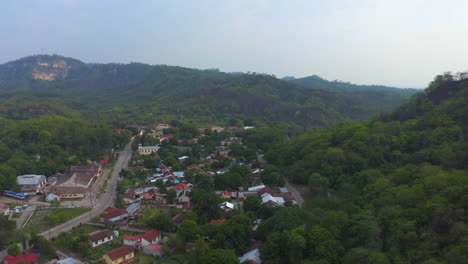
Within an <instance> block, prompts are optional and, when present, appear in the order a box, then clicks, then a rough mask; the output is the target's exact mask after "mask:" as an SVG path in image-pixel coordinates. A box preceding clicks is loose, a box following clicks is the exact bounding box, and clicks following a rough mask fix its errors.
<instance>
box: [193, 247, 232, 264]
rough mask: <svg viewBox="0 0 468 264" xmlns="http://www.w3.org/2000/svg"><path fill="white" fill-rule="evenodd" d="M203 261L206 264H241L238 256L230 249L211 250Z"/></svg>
mask: <svg viewBox="0 0 468 264" xmlns="http://www.w3.org/2000/svg"><path fill="white" fill-rule="evenodd" d="M202 260H203V261H202V263H204V264H239V259H238V258H237V256H236V254H234V251H232V250H229V249H210V250H209V251H208V254H206V255H205V256H203V257H202Z"/></svg>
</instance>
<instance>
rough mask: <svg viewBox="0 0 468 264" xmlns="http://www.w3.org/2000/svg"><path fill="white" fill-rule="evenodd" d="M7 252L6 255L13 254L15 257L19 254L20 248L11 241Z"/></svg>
mask: <svg viewBox="0 0 468 264" xmlns="http://www.w3.org/2000/svg"><path fill="white" fill-rule="evenodd" d="M7 252H8V255H11V256H15V257H16V256H19V255H21V249H20V248H19V246H18V244H16V243H11V244H10V245H8V249H7Z"/></svg>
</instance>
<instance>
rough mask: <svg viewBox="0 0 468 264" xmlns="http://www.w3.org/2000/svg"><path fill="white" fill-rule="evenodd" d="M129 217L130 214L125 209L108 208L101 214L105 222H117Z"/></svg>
mask: <svg viewBox="0 0 468 264" xmlns="http://www.w3.org/2000/svg"><path fill="white" fill-rule="evenodd" d="M127 217H128V212H127V210H125V209H120V208H115V207H107V208H106V210H104V212H103V213H102V214H101V219H102V220H103V221H109V222H117V221H120V220H122V219H125V218H127Z"/></svg>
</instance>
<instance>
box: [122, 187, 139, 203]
mask: <svg viewBox="0 0 468 264" xmlns="http://www.w3.org/2000/svg"><path fill="white" fill-rule="evenodd" d="M123 200H124V203H126V204H131V203H134V202H135V201H136V199H135V190H134V189H132V188H129V189H127V190H126V191H125V193H124V195H123Z"/></svg>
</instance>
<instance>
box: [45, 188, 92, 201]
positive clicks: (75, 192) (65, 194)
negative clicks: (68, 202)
mask: <svg viewBox="0 0 468 264" xmlns="http://www.w3.org/2000/svg"><path fill="white" fill-rule="evenodd" d="M52 190H53V192H54V193H57V194H58V196H59V197H60V199H82V198H84V197H85V194H86V193H87V192H88V189H87V188H85V187H72V186H56V187H53V189H52Z"/></svg>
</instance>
